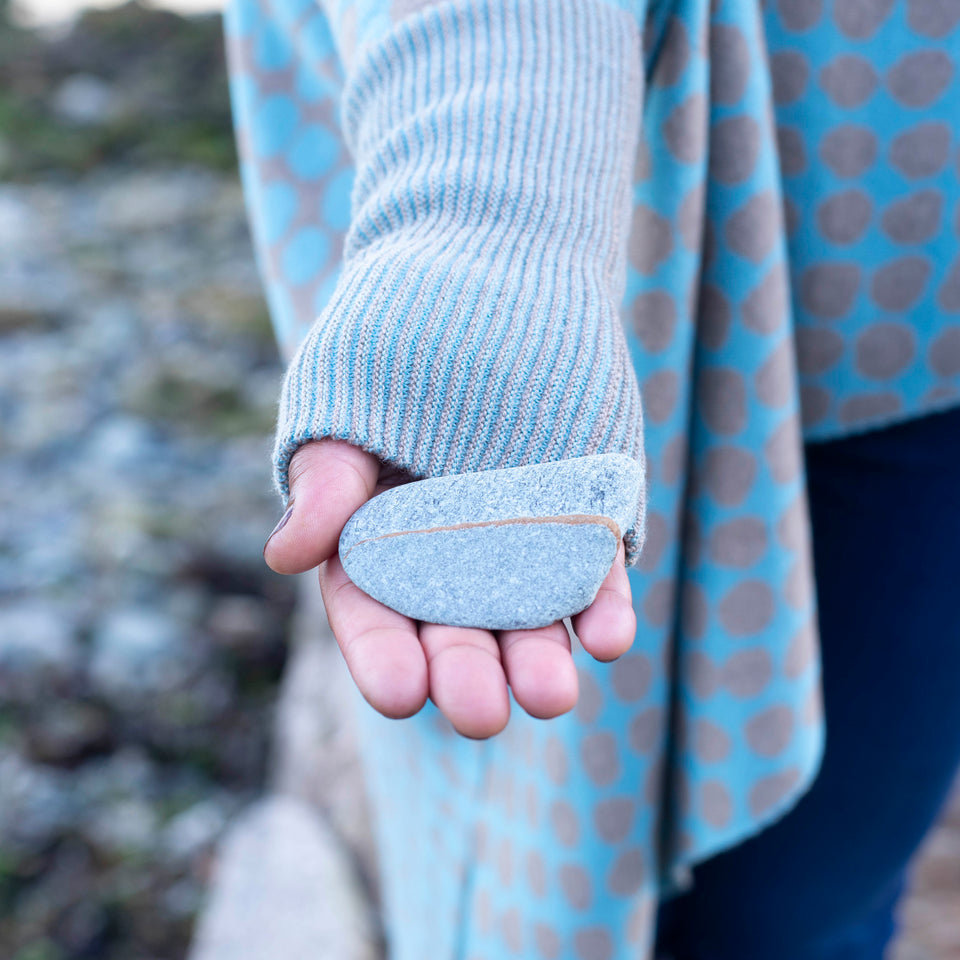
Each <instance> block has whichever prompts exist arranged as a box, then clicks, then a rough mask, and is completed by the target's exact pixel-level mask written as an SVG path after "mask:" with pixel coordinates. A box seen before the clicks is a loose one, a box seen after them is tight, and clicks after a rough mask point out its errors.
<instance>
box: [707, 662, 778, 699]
mask: <svg viewBox="0 0 960 960" xmlns="http://www.w3.org/2000/svg"><path fill="white" fill-rule="evenodd" d="M772 679H773V661H772V660H771V659H770V654H769V653H767V651H766V650H741V651H740V652H739V653H735V654H734V655H733V656H732V657H730V658H729V659H728V660H726V662H725V663H724V664H723V666H722V667H721V668H720V678H719V683H720V685H721V686H722V687H723V688H724V689H725V690H726V691H727V693H729V694H730V696H732V697H736V698H737V699H738V700H749V699H750V698H751V697H756V696H758V695H759V694H761V693H763V691H764V690H765V689H766V688H767V684H769V683H770V681H771V680H772Z"/></svg>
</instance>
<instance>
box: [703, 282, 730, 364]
mask: <svg viewBox="0 0 960 960" xmlns="http://www.w3.org/2000/svg"><path fill="white" fill-rule="evenodd" d="M730 322H731V313H730V301H729V300H728V299H727V298H726V297H725V296H724V294H723V293H722V292H721V291H720V288H719V287H715V286H714V285H713V284H710V283H708V284H704V286H703V288H702V290H701V291H700V308H699V319H698V323H697V335H698V337H699V339H700V342H701V343H702V344H703V345H704V346H705V347H706V348H707V349H708V350H719V349H721V348H722V347H723V345H724V344H725V343H726V342H727V335H728V334H729V332H730Z"/></svg>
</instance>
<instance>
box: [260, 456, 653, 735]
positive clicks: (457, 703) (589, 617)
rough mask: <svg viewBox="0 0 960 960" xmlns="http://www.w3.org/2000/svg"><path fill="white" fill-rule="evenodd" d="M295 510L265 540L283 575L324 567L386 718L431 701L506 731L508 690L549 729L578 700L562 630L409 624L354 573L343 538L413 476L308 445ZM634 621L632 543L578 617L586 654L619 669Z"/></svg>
mask: <svg viewBox="0 0 960 960" xmlns="http://www.w3.org/2000/svg"><path fill="white" fill-rule="evenodd" d="M289 478H290V492H291V497H292V499H291V503H290V505H291V506H292V508H293V509H292V512H291V513H290V515H289V517H288V518H287V520H286V523H283V524H281V525H280V526H279V527H278V528H277V530H276V531H275V532H274V533H273V535H272V536H271V537H270V539H269V540H268V541H267V545H266V547H265V548H264V554H263V555H264V559H265V560H266V562H267V564H268V565H269V566H270V567H271V569H273V570H275V571H277V572H278V573H303V572H304V571H306V570H310V569H312V568H313V567H315V566H317V565H318V564H319V565H320V589H321V592H322V594H323V602H324V605H325V607H326V610H327V617H328V619H329V620H330V626H331V627H332V629H333V632H334V635H335V636H336V638H337V643H338V644H339V645H340V650H341V651H342V653H343V656H344V658H345V659H346V661H347V666H348V667H349V669H350V673H351V675H352V676H353V679H354V681H355V683H356V684H357V686H358V687H359V689H360V692H361V693H362V694H363V696H364V697H365V698H366V699H367V701H368V702H369V703H370V704H371V706H373V707H374V708H375V709H376V710H378V711H379V712H380V713H382V714H384V715H385V716H387V717H394V718H399V717H409V716H411V715H413V714H415V713H416V712H417V711H418V710H419V709H420V708H421V707H422V706H423V705H424V703H425V702H426V699H427V697H428V696H429V697H430V699H431V700H433V702H434V703H435V704H436V706H437V707H438V708H439V709H440V711H441V712H442V713H443V714H444V715H445V716H446V717H447V718H448V719H449V720H450V722H451V723H452V724H453V726H454V728H455V729H456V730H457V731H458V732H459V733H461V734H462V735H463V736H465V737H472V738H476V739H482V738H485V737H490V736H493V735H494V734H496V733H499V732H500V731H501V730H502V729H503V728H504V727H505V726H506V724H507V720H508V719H509V716H510V699H509V697H508V694H507V685H508V684H509V686H510V688H511V689H512V690H513V695H514V698H515V699H516V701H517V703H519V704H520V706H521V707H523V709H524V710H526V711H527V713H529V714H531V715H532V716H534V717H540V718H542V719H546V718H549V717H555V716H559V715H560V714H562V713H566V712H567V711H568V710H571V709H572V708H573V707H574V705H575V704H576V702H577V694H578V685H577V672H576V669H575V668H574V664H573V657H572V655H571V650H570V638H569V636H568V635H567V630H566V628H565V627H564V625H563V623H562V622H561V621H557V622H556V623H552V624H551V625H550V626H547V627H540V628H539V629H535V630H500V631H496V632H491V631H489V630H480V629H472V628H468V627H449V626H443V625H440V624H433V623H423V622H420V621H417V620H411V619H410V618H409V617H405V616H403V614H400V613H397V612H396V611H394V610H391V609H390V608H389V607H386V606H384V605H383V604H382V603H379V602H378V601H376V600H374V599H373V598H372V597H370V596H368V595H367V594H365V593H364V592H363V591H362V590H361V589H360V588H359V587H358V586H356V585H355V584H354V583H353V582H352V581H351V580H350V579H349V578H348V577H347V575H346V573H344V570H343V566H342V565H341V563H340V558H339V555H338V553H337V544H338V541H339V538H340V531H341V530H342V529H343V527H344V525H345V524H346V522H347V520H348V519H349V518H350V516H351V515H352V514H353V513H354V511H355V510H357V509H358V508H359V507H360V506H361V504H363V503H365V502H366V501H367V500H369V499H370V498H371V497H373V496H375V495H376V494H378V493H381V492H383V490H386V489H387V488H388V487H390V486H396V485H397V483H402V482H405V481H408V480H410V479H411V478H410V477H409V476H408V475H406V474H402V473H401V472H399V471H397V470H396V468H391V467H389V466H386V465H384V464H382V463H381V462H380V461H379V460H378V459H377V458H376V457H375V456H373V454H370V453H367V452H366V451H364V450H361V449H360V448H359V447H355V446H353V445H352V444H349V443H347V442H346V441H343V440H332V439H324V440H317V441H312V442H310V443H307V444H304V445H303V446H302V447H300V449H299V450H297V452H296V453H295V454H294V457H293V460H292V461H291V463H290V470H289ZM636 623H637V621H636V615H635V614H634V612H633V605H632V603H631V600H630V582H629V579H628V578H627V571H626V568H625V567H624V563H623V544H622V543H621V545H620V549H619V551H618V553H617V558H616V561H615V562H614V564H613V568H612V570H611V571H610V573H609V575H608V576H607V578H606V580H605V581H604V582H603V585H602V586H601V587H600V592H599V593H598V594H597V597H596V599H595V600H594V601H593V603H592V604H591V605H590V606H589V607H587V609H586V610H584V611H583V612H581V613H579V614H577V615H576V616H575V617H573V629H574V632H575V633H576V635H577V637H579V639H580V642H581V643H582V644H583V646H584V648H585V649H586V650H587V652H588V653H590V654H591V655H592V656H594V657H595V658H596V659H598V660H603V661H609V660H615V659H616V658H617V657H619V656H620V655H621V654H622V653H625V652H626V651H627V650H628V649H629V648H630V645H631V644H632V643H633V637H634V633H635V631H636Z"/></svg>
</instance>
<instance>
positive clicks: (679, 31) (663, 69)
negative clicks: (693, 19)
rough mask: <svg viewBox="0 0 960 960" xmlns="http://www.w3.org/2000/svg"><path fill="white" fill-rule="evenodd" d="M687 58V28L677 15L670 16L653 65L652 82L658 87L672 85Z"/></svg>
mask: <svg viewBox="0 0 960 960" xmlns="http://www.w3.org/2000/svg"><path fill="white" fill-rule="evenodd" d="M689 59H690V43H689V41H688V40H687V28H686V27H685V26H684V24H683V21H682V20H680V19H679V18H678V17H671V18H670V22H669V24H668V25H667V28H666V30H665V31H664V35H663V40H662V42H661V44H660V51H659V53H658V54H657V62H656V64H654V67H653V74H652V77H651V80H652V82H653V84H654V85H655V86H658V87H672V86H673V85H674V84H675V83H676V82H677V81H678V80H679V79H680V78H681V77H682V76H683V71H684V70H685V69H686V66H687V61H688V60H689Z"/></svg>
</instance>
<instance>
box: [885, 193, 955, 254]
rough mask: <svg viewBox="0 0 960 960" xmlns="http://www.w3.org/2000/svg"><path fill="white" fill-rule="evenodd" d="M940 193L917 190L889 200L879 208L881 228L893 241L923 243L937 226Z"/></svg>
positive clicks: (939, 213) (940, 208) (938, 224)
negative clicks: (888, 204)
mask: <svg viewBox="0 0 960 960" xmlns="http://www.w3.org/2000/svg"><path fill="white" fill-rule="evenodd" d="M942 213H943V194H942V193H941V192H940V191H939V190H920V191H919V192H917V193H914V194H911V195H910V196H909V197H905V198H904V199H903V200H897V201H896V202H895V203H891V204H890V206H889V207H887V209H886V210H884V212H883V220H882V221H881V222H882V224H883V230H884V232H885V233H886V234H887V236H888V237H890V239H891V240H893V241H895V242H896V243H923V241H924V240H929V239H930V238H931V237H932V236H933V235H934V234H935V233H936V232H937V231H938V230H939V229H940V217H941V215H942Z"/></svg>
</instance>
